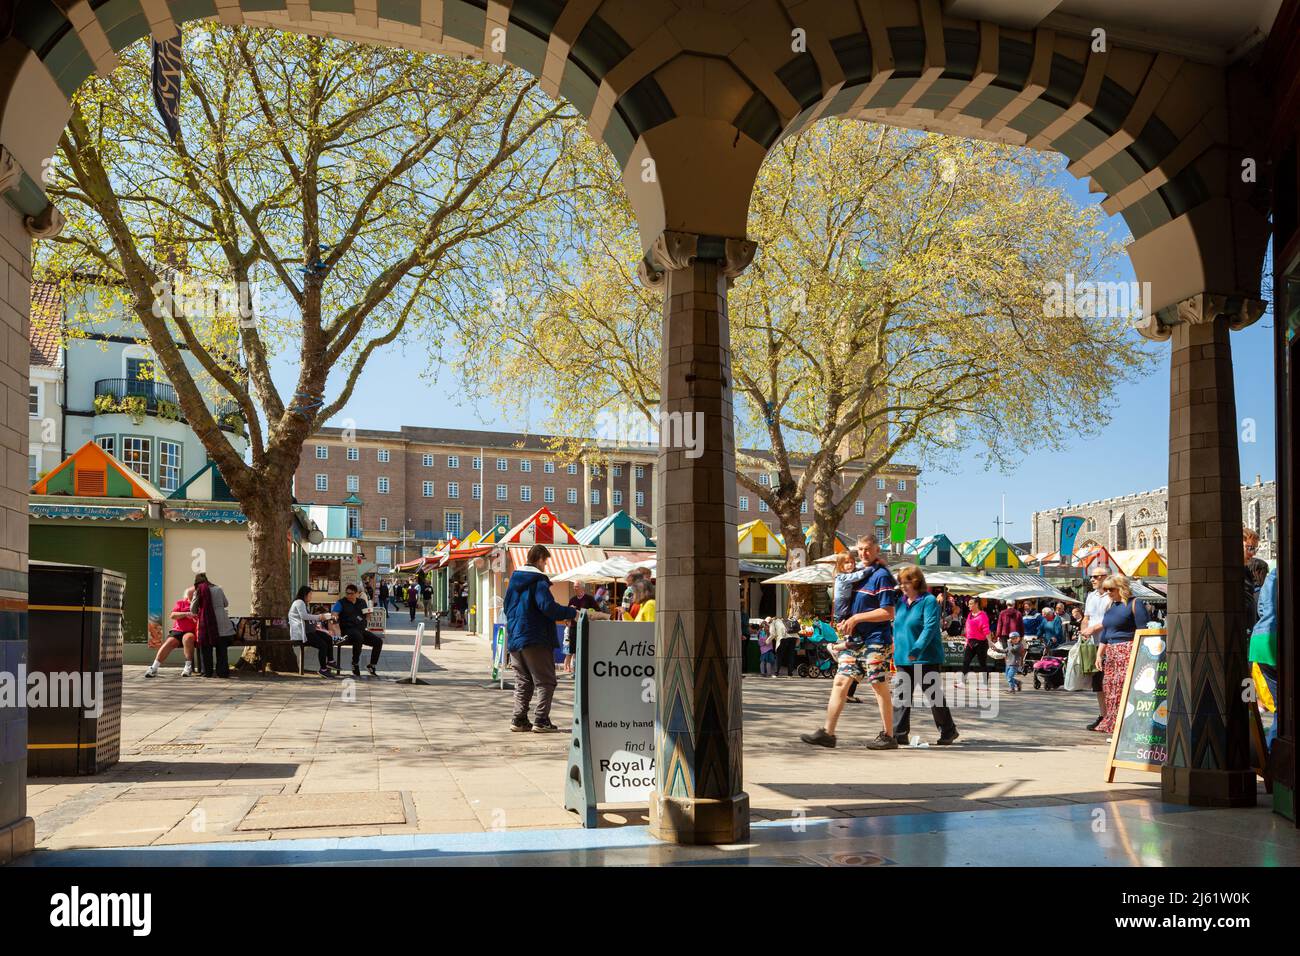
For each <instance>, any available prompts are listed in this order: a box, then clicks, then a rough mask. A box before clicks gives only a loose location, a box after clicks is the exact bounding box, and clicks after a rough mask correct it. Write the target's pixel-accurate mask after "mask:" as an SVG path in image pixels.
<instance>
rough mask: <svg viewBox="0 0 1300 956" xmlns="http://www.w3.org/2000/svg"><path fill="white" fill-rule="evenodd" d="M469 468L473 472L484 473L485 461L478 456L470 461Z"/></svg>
mask: <svg viewBox="0 0 1300 956" xmlns="http://www.w3.org/2000/svg"><path fill="white" fill-rule="evenodd" d="M469 467H470V469H471V470H473V471H482V470H483V459H482V458H480V457H479V456H478V455H475V456H474V457H473V458H471V459H470V460H469Z"/></svg>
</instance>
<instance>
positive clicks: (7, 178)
mask: <svg viewBox="0 0 1300 956" xmlns="http://www.w3.org/2000/svg"><path fill="white" fill-rule="evenodd" d="M22 178H23V168H22V167H21V166H19V165H18V160H16V159H14V154H13V153H11V152H9V150H7V149H5V148H4V147H3V146H0V193H7V192H8V191H9V190H11V189H13V188H14V187H15V186H17V185H18V183H19V182H20V181H21V180H22Z"/></svg>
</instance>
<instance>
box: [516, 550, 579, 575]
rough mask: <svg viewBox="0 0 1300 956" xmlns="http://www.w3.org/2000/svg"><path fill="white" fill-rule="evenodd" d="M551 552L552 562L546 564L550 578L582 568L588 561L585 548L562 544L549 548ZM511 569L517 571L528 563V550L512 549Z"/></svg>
mask: <svg viewBox="0 0 1300 956" xmlns="http://www.w3.org/2000/svg"><path fill="white" fill-rule="evenodd" d="M547 550H549V551H550V552H551V560H549V561H547V562H546V574H547V576H548V577H554V576H555V575H557V574H562V573H564V572H565V571H572V570H573V569H574V568H577V567H580V566H581V565H583V564H585V563H586V562H587V560H588V558H587V551H588V549H585V548H578V547H572V546H566V545H561V544H552V545H548V546H547ZM509 551H510V568H511V570H515V569H517V568H522V567H523V566H524V565H526V564H527V563H528V549H527V548H513V547H512V548H510V549H509Z"/></svg>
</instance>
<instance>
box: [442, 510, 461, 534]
mask: <svg viewBox="0 0 1300 956" xmlns="http://www.w3.org/2000/svg"><path fill="white" fill-rule="evenodd" d="M460 519H461V513H460V512H459V511H444V512H443V513H442V530H443V531H445V532H446V533H447V534H448V535H449V536H450V537H453V538H459V537H460V527H461V525H460Z"/></svg>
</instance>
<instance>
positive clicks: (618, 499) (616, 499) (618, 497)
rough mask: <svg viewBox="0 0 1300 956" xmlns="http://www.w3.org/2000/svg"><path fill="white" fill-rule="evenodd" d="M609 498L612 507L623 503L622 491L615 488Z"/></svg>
mask: <svg viewBox="0 0 1300 956" xmlns="http://www.w3.org/2000/svg"><path fill="white" fill-rule="evenodd" d="M610 500H611V501H612V502H613V503H614V507H615V508H617V507H618V506H619V505H621V504H622V503H623V492H621V491H619V490H618V489H617V488H615V489H614V493H613V494H612V495H611V496H610Z"/></svg>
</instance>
